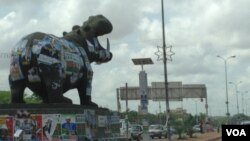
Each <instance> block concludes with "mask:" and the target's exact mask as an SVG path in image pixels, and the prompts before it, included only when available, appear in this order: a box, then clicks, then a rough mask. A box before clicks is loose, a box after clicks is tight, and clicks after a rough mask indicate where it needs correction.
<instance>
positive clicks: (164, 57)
mask: <svg viewBox="0 0 250 141" xmlns="http://www.w3.org/2000/svg"><path fill="white" fill-rule="evenodd" d="M161 16H162V38H163V40H162V41H163V47H162V48H163V64H164V82H165V93H166V126H167V131H168V136H167V137H168V140H169V141H170V140H171V134H170V126H169V122H168V120H169V117H170V107H169V97H168V96H169V95H168V75H167V57H166V41H165V23H164V3H163V0H161Z"/></svg>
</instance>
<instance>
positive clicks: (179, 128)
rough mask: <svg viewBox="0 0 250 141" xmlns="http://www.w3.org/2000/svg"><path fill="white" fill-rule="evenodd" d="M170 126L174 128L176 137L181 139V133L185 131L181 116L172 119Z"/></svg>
mask: <svg viewBox="0 0 250 141" xmlns="http://www.w3.org/2000/svg"><path fill="white" fill-rule="evenodd" d="M171 123H172V124H171V125H172V127H173V128H174V129H175V130H176V133H177V134H178V138H179V139H182V133H183V132H184V131H185V128H184V121H183V118H177V119H175V120H172V122H171Z"/></svg>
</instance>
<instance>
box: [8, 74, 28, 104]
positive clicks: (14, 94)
mask: <svg viewBox="0 0 250 141" xmlns="http://www.w3.org/2000/svg"><path fill="white" fill-rule="evenodd" d="M9 85H10V93H11V103H25V101H24V100H23V97H24V96H23V94H24V89H25V88H26V85H25V80H24V79H22V80H17V81H12V80H11V79H10V78H9Z"/></svg>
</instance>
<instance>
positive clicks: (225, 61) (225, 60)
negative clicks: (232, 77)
mask: <svg viewBox="0 0 250 141" xmlns="http://www.w3.org/2000/svg"><path fill="white" fill-rule="evenodd" d="M217 57H218V58H221V59H222V60H223V61H224V64H225V83H226V107H227V113H226V115H227V118H228V120H229V116H230V113H229V107H228V104H229V101H228V88H227V60H228V59H230V58H235V57H236V56H229V57H227V58H226V59H224V58H223V57H221V56H219V55H218V56H217Z"/></svg>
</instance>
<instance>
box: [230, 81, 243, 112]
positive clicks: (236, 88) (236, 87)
mask: <svg viewBox="0 0 250 141" xmlns="http://www.w3.org/2000/svg"><path fill="white" fill-rule="evenodd" d="M241 82H242V81H240V82H238V83H236V84H235V83H233V82H229V84H233V85H234V86H235V94H236V100H237V114H239V100H238V85H239V84H240V83H241Z"/></svg>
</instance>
